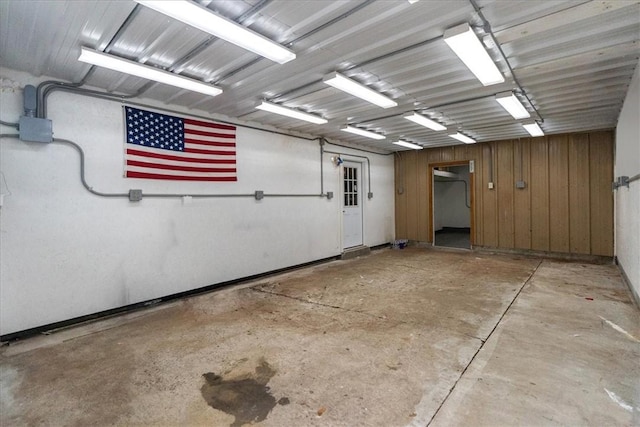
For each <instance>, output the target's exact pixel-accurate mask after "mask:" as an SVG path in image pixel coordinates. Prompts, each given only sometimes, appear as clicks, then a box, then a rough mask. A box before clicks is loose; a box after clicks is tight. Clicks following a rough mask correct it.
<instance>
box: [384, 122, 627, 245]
mask: <svg viewBox="0 0 640 427" xmlns="http://www.w3.org/2000/svg"><path fill="white" fill-rule="evenodd" d="M613 144H614V133H613V131H597V132H589V133H575V134H564V135H549V136H545V137H540V138H522V139H517V140H508V141H497V142H490V143H481V144H473V145H457V146H453V147H442V148H432V149H425V150H420V151H410V152H407V151H405V152H401V153H398V154H397V155H396V163H395V166H396V168H395V171H396V177H395V179H396V236H397V238H398V239H410V240H416V241H421V242H431V240H432V239H431V236H432V230H431V227H432V220H431V208H430V204H429V194H430V192H431V186H432V183H431V176H430V173H429V170H430V169H429V168H430V165H432V164H435V163H441V162H451V161H461V160H474V161H475V162H474V163H475V172H474V181H473V182H474V188H473V192H474V193H473V196H474V206H473V207H474V212H473V213H472V214H473V215H474V218H473V223H474V227H473V228H474V229H473V236H472V240H473V244H474V245H476V246H485V247H494V248H504V249H524V250H534V251H545V252H561V253H575V254H588V255H602V256H613V194H612V191H611V182H612V181H613ZM491 179H492V182H493V183H494V189H492V190H491V189H489V188H488V184H489V182H490V180H491ZM519 180H524V181H525V183H526V188H524V189H517V188H516V181H519Z"/></svg>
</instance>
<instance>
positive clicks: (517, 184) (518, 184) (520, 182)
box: [516, 180, 527, 188]
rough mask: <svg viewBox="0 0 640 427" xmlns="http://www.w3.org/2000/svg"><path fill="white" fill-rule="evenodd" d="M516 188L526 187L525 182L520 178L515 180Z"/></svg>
mask: <svg viewBox="0 0 640 427" xmlns="http://www.w3.org/2000/svg"><path fill="white" fill-rule="evenodd" d="M516 188H527V183H526V182H524V181H522V180H520V181H516Z"/></svg>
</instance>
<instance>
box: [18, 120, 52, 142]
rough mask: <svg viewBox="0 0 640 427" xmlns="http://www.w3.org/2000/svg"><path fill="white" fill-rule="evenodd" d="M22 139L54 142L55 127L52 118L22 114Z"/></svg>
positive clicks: (19, 129)
mask: <svg viewBox="0 0 640 427" xmlns="http://www.w3.org/2000/svg"><path fill="white" fill-rule="evenodd" d="M18 131H19V132H20V139H21V140H23V141H30V142H52V141H53V128H52V125H51V120H49V119H40V118H37V117H28V116H21V117H20V121H19V122H18Z"/></svg>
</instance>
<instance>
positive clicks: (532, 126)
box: [522, 121, 544, 136]
mask: <svg viewBox="0 0 640 427" xmlns="http://www.w3.org/2000/svg"><path fill="white" fill-rule="evenodd" d="M522 127H524V128H525V129H526V131H527V132H529V135H531V136H544V132H543V131H542V129H541V128H540V126H539V125H538V123H536V122H535V121H530V122H525V123H523V124H522Z"/></svg>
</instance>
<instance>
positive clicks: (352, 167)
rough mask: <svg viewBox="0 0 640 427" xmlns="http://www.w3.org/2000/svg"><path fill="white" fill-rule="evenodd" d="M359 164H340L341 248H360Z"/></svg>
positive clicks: (360, 199) (360, 195) (360, 191)
mask: <svg viewBox="0 0 640 427" xmlns="http://www.w3.org/2000/svg"><path fill="white" fill-rule="evenodd" d="M360 171H361V164H360V163H354V162H344V163H343V164H342V188H343V192H342V247H343V249H347V248H352V247H354V246H361V245H362V243H363V240H362V190H363V189H362V185H361V183H362V179H361V178H360V177H361V175H362V174H361V173H360Z"/></svg>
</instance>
